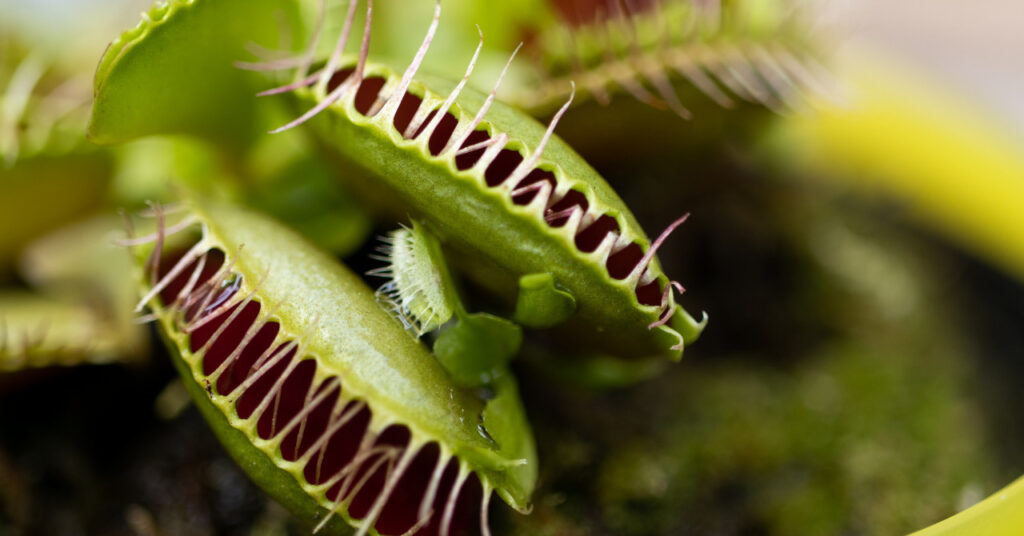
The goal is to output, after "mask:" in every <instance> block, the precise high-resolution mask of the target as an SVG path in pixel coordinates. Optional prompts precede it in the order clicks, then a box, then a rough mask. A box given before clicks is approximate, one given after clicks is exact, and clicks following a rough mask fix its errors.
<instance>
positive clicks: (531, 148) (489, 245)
mask: <svg viewBox="0 0 1024 536" xmlns="http://www.w3.org/2000/svg"><path fill="white" fill-rule="evenodd" d="M354 14H355V10H353V9H349V11H348V13H347V17H346V20H345V23H344V26H343V31H342V33H341V36H340V37H339V40H338V42H337V45H336V47H335V51H334V53H333V54H332V55H331V56H330V58H328V59H327V60H326V62H321V63H319V64H318V65H316V66H317V67H319V68H318V69H313V74H312V75H306V74H305V73H303V72H300V73H299V74H298V75H297V76H296V77H295V78H296V80H297V82H293V83H291V84H288V85H285V86H282V87H280V88H275V89H271V90H268V91H265V92H264V94H277V93H282V92H292V93H293V95H294V100H295V102H297V103H298V104H299V105H300V106H302V107H304V108H305V109H306V110H307V111H306V112H304V113H302V115H301V116H300V117H298V118H297V119H295V120H294V121H292V122H290V123H288V124H287V125H285V126H283V127H281V128H280V129H278V131H280V130H285V129H288V128H292V127H295V126H298V125H300V124H304V123H308V125H309V128H310V129H311V130H313V131H314V132H315V133H316V134H317V136H318V139H319V141H320V144H321V146H323V147H324V148H325V149H326V150H327V151H328V153H329V154H331V155H332V156H333V157H335V160H336V161H337V163H338V166H339V168H340V169H342V170H343V173H344V175H345V176H346V177H348V178H351V180H352V182H353V183H354V184H355V185H356V186H357V187H358V188H359V189H360V190H362V192H363V193H365V194H366V195H367V197H369V198H371V199H375V200H377V201H378V202H379V204H381V205H383V206H385V207H387V208H389V209H390V210H391V211H392V212H393V213H396V214H412V216H413V217H416V218H420V219H422V220H423V221H425V222H426V223H429V224H430V227H431V229H432V230H433V231H434V232H436V234H437V236H438V238H439V239H440V241H441V242H442V244H443V246H444V247H445V248H446V249H447V250H449V251H453V252H456V257H457V258H459V266H460V268H462V269H463V270H465V271H466V272H467V273H469V274H471V275H472V274H476V275H477V277H476V279H477V280H478V282H479V283H482V284H483V285H484V286H486V287H488V288H491V289H493V290H495V291H497V292H499V293H503V294H505V295H506V296H508V297H509V300H510V302H511V303H516V302H519V303H522V304H523V307H524V308H526V309H525V310H524V311H523V312H522V314H520V315H519V316H521V317H522V319H523V320H524V321H525V322H526V323H529V324H532V325H534V326H537V327H548V326H551V325H554V324H558V325H559V326H560V328H561V329H563V333H564V334H565V335H566V337H569V338H572V339H574V340H576V341H578V342H579V343H580V345H581V347H582V346H586V345H593V346H599V347H601V349H602V350H603V351H605V352H609V353H612V354H615V355H618V356H622V357H642V356H649V355H653V354H667V355H670V356H673V357H675V358H678V357H679V356H680V355H681V352H682V348H683V345H684V344H687V343H690V342H692V341H693V340H695V339H696V338H697V336H698V335H699V333H700V331H701V329H702V328H703V326H704V322H703V321H700V322H698V321H696V320H694V319H693V318H692V317H691V316H690V315H689V314H687V313H686V312H685V311H684V310H683V309H682V308H681V307H680V306H679V305H678V304H677V303H676V302H675V291H679V290H681V288H682V287H681V286H680V285H678V283H674V282H671V281H670V280H669V279H668V278H667V277H666V276H665V275H664V273H663V272H662V270H661V268H660V265H659V264H658V261H657V259H656V258H655V256H654V255H655V253H656V251H657V249H658V247H659V246H660V244H661V243H662V242H663V241H664V239H665V238H666V237H667V235H668V232H671V230H673V229H674V228H675V227H676V226H677V225H678V224H679V223H681V222H682V219H680V220H679V221H677V222H676V223H674V224H673V225H672V226H670V228H669V229H668V230H667V231H666V233H663V234H662V235H661V236H660V237H659V238H658V239H657V240H655V241H654V242H653V243H652V242H650V241H649V240H648V239H647V237H646V236H645V234H644V232H643V230H642V229H641V228H640V226H639V224H638V223H637V222H636V220H635V218H634V217H633V215H632V214H631V213H630V211H629V209H628V208H627V207H626V206H625V205H624V204H623V203H622V201H621V199H619V197H618V196H617V195H616V194H615V193H614V192H613V191H612V189H611V188H610V187H609V186H608V185H607V183H605V182H604V180H603V179H602V178H601V177H600V176H599V175H598V174H597V173H596V172H595V171H594V170H593V169H592V168H591V167H590V166H589V165H587V164H586V162H584V161H583V159H582V158H581V157H580V156H579V155H578V154H576V153H575V152H574V151H573V150H572V149H571V148H569V147H568V146H567V145H566V144H565V143H564V142H562V141H561V140H560V139H559V138H558V137H557V136H554V135H553V131H554V128H555V125H556V124H557V122H558V119H559V117H560V116H561V113H562V112H564V110H565V109H566V108H567V107H568V105H569V103H571V98H570V100H569V102H567V103H566V104H565V105H564V106H563V107H562V109H561V110H560V112H559V113H558V114H556V115H555V118H554V119H553V120H552V122H551V124H550V125H549V126H548V127H547V128H545V127H543V126H542V125H540V124H538V123H536V122H534V121H533V120H532V119H530V118H529V117H527V116H525V115H524V114H522V113H521V112H519V111H517V110H515V109H514V108H511V107H509V106H507V105H504V104H502V103H501V102H499V101H497V100H496V99H495V95H496V92H497V89H498V85H500V83H501V79H502V76H503V74H502V75H501V76H499V77H498V81H497V83H496V84H495V87H494V90H492V91H491V92H490V93H489V94H483V93H479V92H477V91H475V90H472V89H470V88H468V87H466V81H467V80H468V78H469V77H470V75H471V74H472V71H473V67H474V65H475V59H476V55H474V59H473V60H471V61H470V64H469V66H468V68H467V71H466V74H465V76H464V78H463V79H462V80H461V81H460V82H458V83H452V82H449V81H447V80H443V79H440V78H436V77H432V76H429V75H424V74H418V73H417V71H418V67H419V64H420V62H421V61H422V59H423V57H424V55H425V54H426V53H427V50H428V49H429V46H430V42H431V40H432V38H433V35H434V32H435V31H436V28H437V24H438V19H439V16H440V6H439V5H438V8H437V10H436V11H435V15H434V19H433V22H432V24H431V25H430V29H429V30H428V32H427V36H426V38H425V39H424V41H423V43H422V45H421V47H420V48H419V50H418V51H417V53H416V57H415V58H414V60H413V61H412V63H411V64H410V65H409V67H408V68H407V69H406V70H405V71H404V72H402V73H398V72H397V71H394V70H392V69H391V68H389V67H388V66H386V65H382V64H377V63H374V62H370V61H369V60H368V52H369V51H368V42H369V40H368V31H369V27H370V20H371V14H372V5H368V6H367V10H366V17H365V19H364V23H365V28H366V29H365V30H364V34H363V40H362V44H361V46H360V49H359V53H358V55H355V56H350V55H345V54H344V53H343V52H344V50H345V46H346V44H347V42H348V38H349V37H350V32H349V29H350V28H352V26H353V25H354ZM481 39H482V38H481ZM477 53H479V47H478V49H477ZM509 62H511V58H510V60H509ZM506 68H507V65H506ZM503 73H504V71H503ZM482 273H484V274H486V275H485V276H482V277H481V276H480V274H482ZM523 278H525V279H523ZM548 278H550V280H551V281H552V282H553V283H552V284H551V285H547V284H545V283H544V281H545V280H546V279H548ZM517 286H518V287H521V288H519V289H518V290H517V289H516V287H517ZM516 295H521V296H522V297H521V298H516ZM541 303H544V304H546V305H537V304H541ZM537 307H542V308H551V311H552V312H550V313H548V312H542V313H540V314H538V313H537V311H536V310H533V311H529V310H530V309H531V308H533V309H536V308H537ZM572 307H575V314H572V315H571V316H570V317H569V318H565V317H566V311H567V310H569V309H571V308H572Z"/></svg>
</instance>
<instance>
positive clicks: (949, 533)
mask: <svg viewBox="0 0 1024 536" xmlns="http://www.w3.org/2000/svg"><path fill="white" fill-rule="evenodd" d="M1022 531H1024V477H1021V478H1018V479H1017V480H1015V481H1014V482H1013V483H1012V484H1010V485H1009V486H1006V487H1005V488H1003V489H1001V490H999V491H997V492H995V493H993V494H992V495H991V496H990V497H988V498H987V499H985V500H984V501H981V502H980V503H978V504H976V505H974V506H972V507H970V508H968V509H967V510H964V511H963V512H960V513H959V514H956V515H955V516H953V517H950V518H949V519H946V520H944V521H941V522H939V523H936V524H934V525H932V526H930V527H928V528H926V529H924V530H920V531H917V532H915V533H914V534H912V535H911V536H968V535H971V536H973V535H976V534H984V535H985V536H1019V535H1020V534H1021V532H1022Z"/></svg>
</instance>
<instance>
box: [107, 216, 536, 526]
mask: <svg viewBox="0 0 1024 536" xmlns="http://www.w3.org/2000/svg"><path fill="white" fill-rule="evenodd" d="M151 212H152V215H153V216H154V218H152V219H154V220H155V225H156V229H155V230H154V232H152V233H150V234H147V235H145V236H141V237H139V238H128V239H126V240H125V241H124V243H125V244H126V245H128V246H130V247H133V248H137V249H138V252H137V253H138V254H137V258H139V259H140V261H142V260H143V259H145V260H144V262H142V263H141V265H140V273H141V274H142V276H143V283H142V286H141V294H142V296H143V304H144V305H146V306H148V307H149V308H150V309H151V310H152V311H153V314H154V317H155V318H156V320H157V321H158V323H159V326H160V328H161V330H162V331H163V333H164V335H165V340H166V341H167V342H168V344H169V346H170V347H171V349H172V350H173V351H174V353H175V354H176V357H174V358H173V359H174V360H175V364H176V366H177V367H178V369H179V371H180V372H181V374H182V377H183V380H184V381H185V383H186V385H187V387H188V389H189V391H190V393H191V394H192V396H193V398H194V399H195V401H196V403H197V404H198V405H199V407H200V410H201V411H202V412H203V414H204V416H205V417H206V418H207V420H209V421H210V423H211V426H212V427H213V429H214V430H215V432H216V433H217V434H218V436H219V437H220V439H221V440H222V442H223V443H224V444H225V446H226V448H227V449H228V450H229V452H230V453H231V454H232V455H233V456H234V457H235V458H236V459H237V460H238V461H239V463H240V465H241V466H242V467H243V468H244V469H245V470H246V471H247V472H249V474H250V476H251V477H252V478H253V479H254V480H255V481H256V482H257V483H258V484H260V485H261V486H263V487H264V488H265V489H266V490H267V491H268V492H270V493H271V494H273V495H274V496H275V498H276V499H277V500H278V501H279V502H281V503H282V504H283V505H285V506H286V507H288V508H289V509H291V510H292V511H293V512H294V513H295V514H296V515H298V516H300V518H302V519H305V520H306V521H307V522H308V523H309V524H310V525H311V526H314V532H323V533H331V534H334V533H341V534H348V533H349V530H351V529H350V528H349V527H355V528H356V531H357V532H356V533H357V534H359V535H364V534H373V535H398V534H417V535H438V536H440V535H447V534H449V533H458V534H463V533H466V532H467V531H468V532H473V529H474V527H478V528H479V533H481V534H490V531H489V528H488V527H487V522H488V521H487V505H488V504H489V503H488V500H489V497H490V494H491V493H492V492H497V493H498V494H499V495H501V497H502V498H503V499H504V500H505V501H506V502H507V503H509V504H510V505H512V506H513V507H514V508H516V509H517V510H520V511H527V510H528V509H529V496H530V493H531V491H532V489H533V485H534V480H535V478H536V456H535V453H534V447H533V440H532V435H531V433H530V431H529V428H528V425H527V424H526V420H525V416H524V414H523V411H522V407H521V405H520V403H519V401H518V394H517V392H516V387H515V384H514V383H513V381H512V379H511V378H503V379H502V381H500V382H498V383H496V384H495V385H494V388H495V389H496V391H495V394H496V397H495V398H493V399H491V400H490V401H486V402H485V401H483V400H481V399H480V398H478V397H477V396H475V395H474V394H472V393H470V392H467V391H464V390H462V389H460V388H458V387H457V386H455V385H453V384H452V383H451V382H450V380H449V378H448V376H447V374H446V373H445V372H444V370H443V369H441V368H440V366H439V365H438V363H437V361H436V360H435V359H434V358H433V356H431V355H430V352H429V351H428V350H427V349H426V348H425V347H424V346H422V345H421V344H420V343H419V342H418V341H416V340H415V339H413V338H411V337H409V336H408V335H406V333H404V332H403V329H402V326H401V325H399V324H398V323H396V322H395V321H394V320H393V319H392V318H391V317H390V316H389V315H388V314H387V312H386V311H384V310H383V309H382V308H381V307H380V306H379V305H378V304H377V302H376V301H375V298H374V295H373V292H372V291H371V290H370V289H369V288H367V287H366V286H365V285H364V284H363V283H362V281H361V280H360V279H359V278H358V277H356V276H355V275H353V274H351V273H350V272H348V271H346V270H345V269H344V268H343V267H342V266H341V265H339V264H337V263H336V262H335V261H333V260H332V259H331V258H329V257H328V256H326V255H325V254H322V253H320V252H319V251H317V250H315V249H314V248H313V247H312V246H310V245H308V244H306V243H305V242H304V241H303V240H302V239H300V238H299V237H298V236H297V235H295V234H294V233H292V232H291V231H289V230H287V229H285V228H283V227H282V226H280V225H278V224H276V223H274V222H272V221H269V220H267V219H265V218H264V217H262V216H259V215H256V214H253V213H249V212H246V211H242V210H240V209H236V208H232V207H227V206H219V205H202V206H200V205H198V204H196V205H189V206H188V208H187V209H186V210H185V211H183V212H182V214H181V215H179V216H176V217H168V215H166V214H164V213H163V212H162V211H161V210H160V209H159V207H154V209H153V210H152V211H151ZM149 227H152V225H149ZM243 243H244V244H245V248H244V249H243V248H241V244H243ZM492 423H494V425H493V426H491V425H492ZM478 425H479V426H482V427H484V429H486V430H487V433H486V434H484V433H482V432H481V431H480V430H479V429H478ZM488 426H491V428H490V429H488V428H487V427H488Z"/></svg>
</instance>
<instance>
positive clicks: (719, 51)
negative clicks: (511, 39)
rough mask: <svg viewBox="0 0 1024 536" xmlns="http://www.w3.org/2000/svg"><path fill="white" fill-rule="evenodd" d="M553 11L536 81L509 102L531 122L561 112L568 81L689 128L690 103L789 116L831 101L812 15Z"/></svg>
mask: <svg viewBox="0 0 1024 536" xmlns="http://www.w3.org/2000/svg"><path fill="white" fill-rule="evenodd" d="M552 3H553V4H555V5H554V6H553V7H552V11H555V12H556V13H557V14H558V16H557V19H559V20H560V21H561V23H560V24H551V23H550V21H551V20H552V19H553V18H552V17H547V18H544V17H542V18H539V19H538V20H540V21H542V22H548V24H546V25H544V26H543V27H540V28H534V31H535V32H536V33H537V34H538V35H539V36H540V37H539V38H538V39H537V40H535V41H534V42H532V43H531V45H532V46H531V57H535V58H538V61H537V63H536V69H535V80H534V81H533V82H532V83H529V84H524V86H523V87H521V88H516V89H515V90H514V91H511V92H510V94H509V95H508V98H509V99H510V100H511V101H512V102H514V103H515V104H517V105H519V106H521V107H523V108H524V109H527V110H530V111H531V113H535V114H538V115H542V116H543V115H547V114H550V113H551V112H552V111H553V110H554V109H556V107H557V106H558V103H559V102H561V101H562V100H564V98H565V94H566V92H565V89H564V88H565V86H566V83H567V81H568V80H575V81H576V82H577V84H578V85H579V86H580V88H581V89H582V90H583V91H584V95H586V96H588V97H591V98H593V99H594V100H596V101H598V102H599V103H601V104H608V103H609V102H610V101H611V100H612V99H613V97H614V96H615V95H617V94H628V95H631V96H632V97H634V98H636V99H637V100H639V101H641V102H644V103H647V104H649V105H651V106H654V107H656V108H663V109H670V110H672V111H673V112H674V113H675V114H677V115H679V116H681V117H684V118H690V117H692V115H693V112H692V111H691V109H690V108H691V107H692V104H690V102H691V101H693V100H694V99H693V97H694V96H695V95H694V93H696V94H702V95H703V96H704V97H706V98H708V99H710V100H711V101H713V102H714V103H716V104H718V105H719V106H722V107H725V108H733V107H735V106H736V105H737V101H741V102H749V103H753V104H756V105H758V106H763V107H766V108H768V109H771V110H775V111H779V112H783V111H787V110H792V109H802V108H806V107H807V106H808V104H809V101H808V100H807V95H808V93H813V94H818V95H822V94H826V93H827V91H828V90H827V87H826V86H827V84H826V83H824V79H823V77H822V74H821V69H820V67H819V66H818V63H817V59H816V58H815V57H814V56H813V55H811V54H809V53H808V52H807V51H808V50H809V49H810V48H811V47H808V46H807V45H808V43H809V42H810V41H812V40H813V36H812V35H811V33H812V32H811V31H810V27H809V24H808V22H807V20H805V19H806V17H807V14H806V13H805V10H802V9H797V8H796V6H794V4H795V2H790V1H784V2H770V1H764V0H712V1H710V2H702V1H698V0H654V1H649V2H633V1H625V2H620V1H619V0H614V1H608V2H605V1H603V0H595V1H574V2H569V3H555V2H552ZM681 95H682V96H683V98H680V96H681ZM695 104H696V105H697V106H702V105H703V103H701V102H700V101H699V100H698V101H696V102H695Z"/></svg>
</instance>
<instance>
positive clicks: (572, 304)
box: [514, 273, 576, 328]
mask: <svg viewBox="0 0 1024 536" xmlns="http://www.w3.org/2000/svg"><path fill="white" fill-rule="evenodd" d="M575 312H576V299H575V298H573V297H572V294H570V293H568V292H566V291H564V290H561V289H559V288H556V287H555V278H554V277H553V276H552V275H551V274H549V273H542V274H527V275H524V276H523V277H520V278H519V296H518V297H517V298H516V312H515V316H514V318H515V320H516V322H519V323H520V324H522V325H524V326H527V327H531V328H546V327H550V326H554V325H557V324H561V323H562V322H564V321H565V320H567V319H568V318H569V317H570V316H572V314H573V313H575Z"/></svg>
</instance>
